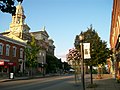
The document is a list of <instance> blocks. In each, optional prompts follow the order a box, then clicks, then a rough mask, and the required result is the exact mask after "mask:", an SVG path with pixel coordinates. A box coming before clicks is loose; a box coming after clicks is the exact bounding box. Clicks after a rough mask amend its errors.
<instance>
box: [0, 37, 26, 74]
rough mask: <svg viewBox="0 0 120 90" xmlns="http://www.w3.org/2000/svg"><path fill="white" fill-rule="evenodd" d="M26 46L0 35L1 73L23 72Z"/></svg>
mask: <svg viewBox="0 0 120 90" xmlns="http://www.w3.org/2000/svg"><path fill="white" fill-rule="evenodd" d="M25 46H26V44H25V43H24V42H20V41H17V40H14V39H11V38H8V37H6V36H2V35H0V73H10V72H18V71H21V72H23V70H24V61H25V56H24V49H25Z"/></svg>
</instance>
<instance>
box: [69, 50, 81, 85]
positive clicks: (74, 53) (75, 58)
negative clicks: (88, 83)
mask: <svg viewBox="0 0 120 90" xmlns="http://www.w3.org/2000/svg"><path fill="white" fill-rule="evenodd" d="M80 57H81V55H80V52H79V51H78V50H77V49H74V48H73V49H69V53H68V54H67V61H68V62H71V61H72V66H73V68H74V69H75V83H76V82H77V77H78V73H79V72H80V60H81V59H80Z"/></svg>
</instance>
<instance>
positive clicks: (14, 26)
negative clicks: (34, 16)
mask: <svg viewBox="0 0 120 90" xmlns="http://www.w3.org/2000/svg"><path fill="white" fill-rule="evenodd" d="M21 4H22V3H21V2H18V5H17V6H16V13H15V15H13V16H12V22H11V24H10V29H9V31H10V33H12V34H14V35H15V36H17V37H19V38H21V39H22V38H23V33H29V30H30V28H29V26H28V25H27V24H25V18H26V17H25V15H24V9H23V6H22V5H21Z"/></svg>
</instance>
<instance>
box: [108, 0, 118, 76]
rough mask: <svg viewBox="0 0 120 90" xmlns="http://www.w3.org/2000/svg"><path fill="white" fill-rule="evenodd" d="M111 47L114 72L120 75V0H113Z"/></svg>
mask: <svg viewBox="0 0 120 90" xmlns="http://www.w3.org/2000/svg"><path fill="white" fill-rule="evenodd" d="M110 47H111V50H112V51H113V55H112V57H113V58H112V59H111V61H112V63H111V66H113V71H112V73H113V74H115V77H117V76H120V0H113V9H112V20H111V30H110Z"/></svg>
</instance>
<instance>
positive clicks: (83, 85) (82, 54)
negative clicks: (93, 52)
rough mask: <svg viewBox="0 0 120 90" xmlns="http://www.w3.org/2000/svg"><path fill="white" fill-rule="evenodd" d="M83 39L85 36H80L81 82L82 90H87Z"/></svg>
mask: <svg viewBox="0 0 120 90" xmlns="http://www.w3.org/2000/svg"><path fill="white" fill-rule="evenodd" d="M83 39H84V36H83V35H82V34H81V35H79V40H80V51H81V81H82V90H85V81H84V50H83Z"/></svg>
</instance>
